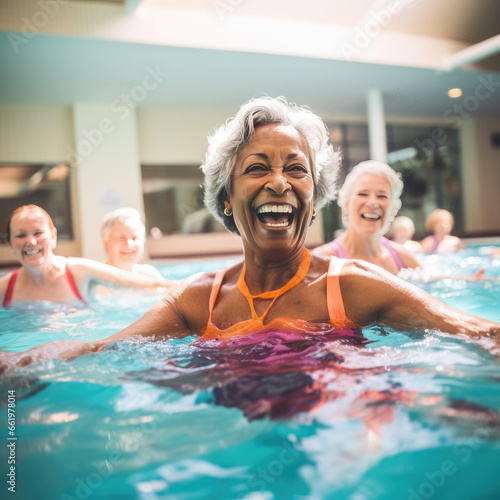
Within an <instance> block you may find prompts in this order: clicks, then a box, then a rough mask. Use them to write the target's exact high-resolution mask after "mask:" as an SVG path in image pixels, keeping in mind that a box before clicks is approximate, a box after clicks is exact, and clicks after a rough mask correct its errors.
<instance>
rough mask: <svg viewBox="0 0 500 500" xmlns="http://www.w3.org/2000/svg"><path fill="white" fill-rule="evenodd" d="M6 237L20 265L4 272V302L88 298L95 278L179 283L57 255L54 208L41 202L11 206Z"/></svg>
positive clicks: (114, 282)
mask: <svg viewBox="0 0 500 500" xmlns="http://www.w3.org/2000/svg"><path fill="white" fill-rule="evenodd" d="M7 239H8V241H9V243H10V245H11V246H12V251H13V253H14V255H15V257H16V258H17V259H18V260H19V262H20V263H21V267H20V268H19V269H17V270H15V271H13V272H11V273H8V274H7V275H5V276H3V277H2V278H0V300H1V301H2V305H3V307H9V306H10V305H11V304H12V303H15V302H19V301H38V300H46V301H50V302H60V303H70V302H75V301H80V302H86V301H87V300H88V299H89V297H90V295H91V293H90V291H91V286H92V284H94V283H102V284H106V285H110V286H113V287H137V288H149V289H151V290H155V289H156V288H157V287H172V286H173V285H174V284H176V282H168V281H166V280H164V279H163V278H160V279H159V278H156V277H151V276H149V277H148V276H145V275H140V274H133V273H130V272H126V271H123V270H120V269H116V268H114V267H112V266H108V265H106V264H101V263H99V262H95V261H93V260H89V259H79V258H67V259H66V258H64V257H58V256H56V255H54V253H53V250H54V248H55V247H56V243H57V229H56V228H55V227H54V223H53V222H52V219H51V218H50V216H49V214H48V213H47V212H46V211H45V210H43V209H42V208H40V207H38V206H36V205H24V206H22V207H19V208H17V209H16V210H14V212H12V214H11V215H10V217H9V219H8V221H7Z"/></svg>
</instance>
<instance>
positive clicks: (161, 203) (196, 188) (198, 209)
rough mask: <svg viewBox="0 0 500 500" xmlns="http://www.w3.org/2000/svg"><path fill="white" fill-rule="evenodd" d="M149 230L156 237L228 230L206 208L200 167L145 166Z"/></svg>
mask: <svg viewBox="0 0 500 500" xmlns="http://www.w3.org/2000/svg"><path fill="white" fill-rule="evenodd" d="M142 184H143V191H144V211H145V215H146V223H147V228H146V229H147V231H148V232H149V233H150V234H151V235H152V236H153V237H161V236H162V235H172V234H193V233H211V232H218V231H225V229H224V227H223V226H222V224H220V223H218V222H217V221H216V220H215V219H214V218H213V217H212V216H211V215H210V213H209V212H208V210H207V209H206V208H205V205H204V202H203V185H202V184H203V175H202V172H201V170H200V169H199V167H198V166H192V165H160V166H151V165H143V166H142Z"/></svg>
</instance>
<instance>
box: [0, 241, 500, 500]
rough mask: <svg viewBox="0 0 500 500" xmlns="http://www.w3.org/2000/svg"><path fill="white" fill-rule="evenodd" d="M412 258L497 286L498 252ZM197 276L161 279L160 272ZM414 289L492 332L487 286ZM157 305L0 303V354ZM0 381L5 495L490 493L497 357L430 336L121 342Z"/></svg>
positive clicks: (498, 402)
mask: <svg viewBox="0 0 500 500" xmlns="http://www.w3.org/2000/svg"><path fill="white" fill-rule="evenodd" d="M426 260H427V266H428V267H429V268H430V270H431V271H432V270H433V268H435V269H436V270H439V272H440V273H442V271H443V269H444V268H446V271H447V272H450V274H470V273H472V272H474V271H475V270H476V269H477V268H478V267H479V266H480V265H484V266H485V267H486V268H487V269H486V274H487V275H489V276H500V259H496V260H490V259H489V258H488V257H487V256H484V255H483V254H482V253H481V250H480V249H469V250H467V251H464V252H461V253H460V254H457V255H453V256H447V257H446V258H445V257H442V256H431V257H427V258H426ZM229 264H230V263H228V262H224V263H219V265H220V267H227V265H229ZM210 265H212V266H213V267H212V269H217V268H218V267H217V265H218V264H217V263H215V262H214V263H211V264H210ZM205 269H206V265H204V267H203V268H200V269H198V268H193V267H192V266H190V267H186V268H184V267H182V266H177V267H175V268H160V270H161V272H162V273H163V274H164V275H165V276H166V277H180V276H182V275H183V273H185V274H189V273H191V272H197V271H201V270H205ZM176 273H177V274H176ZM419 286H422V287H423V288H424V289H425V290H426V291H428V292H429V293H431V294H432V295H434V296H436V297H438V298H440V299H441V300H443V301H444V302H445V303H447V304H449V305H451V306H453V307H456V308H458V309H461V310H464V311H466V312H469V313H471V314H474V315H477V316H482V317H485V318H488V319H490V320H492V321H497V322H499V321H500V281H484V282H466V281H460V280H459V281H455V280H453V281H452V280H442V281H439V282H429V283H426V284H421V285H419ZM155 301H156V299H155V298H152V297H148V296H143V297H140V298H130V297H123V298H120V299H117V297H109V298H105V299H103V300H101V301H99V302H95V303H92V304H90V305H89V306H87V307H84V308H75V307H72V306H68V305H65V306H53V305H46V304H42V305H38V306H33V305H24V306H21V307H19V308H16V309H10V310H4V311H1V312H0V320H1V323H0V324H1V326H0V332H1V334H0V348H2V349H7V350H10V351H23V350H26V349H28V348H30V347H33V346H34V345H37V344H40V343H44V342H46V341H48V340H58V339H68V338H74V339H79V340H81V339H98V338H102V337H105V336H108V335H110V334H112V333H114V332H116V331H118V330H120V329H121V328H123V327H124V326H126V325H128V324H130V323H131V322H132V321H134V320H135V319H136V318H138V317H139V316H140V315H142V314H143V313H144V312H146V311H147V310H148V309H149V307H150V306H151V305H152V304H154V302H155ZM0 384H1V386H2V398H3V400H2V401H1V403H0V404H1V415H2V417H1V418H2V421H3V422H5V425H6V426H7V410H8V405H7V402H8V401H12V400H11V399H8V396H9V395H12V394H13V395H14V400H15V407H14V409H15V422H14V423H15V426H14V427H15V430H14V434H15V436H14V437H16V438H17V439H16V441H15V449H14V452H15V453H14V457H15V460H16V462H15V478H16V481H15V483H16V486H15V488H16V493H17V495H18V498H23V499H24V498H26V499H50V500H52V499H59V498H61V499H66V500H69V499H74V498H78V499H82V498H91V499H101V498H102V499H110V500H119V499H144V500H153V499H186V500H187V499H214V500H221V499H247V500H267V499H274V498H275V499H280V500H281V499H335V500H337V499H351V500H364V499H400V498H401V499H410V500H411V499H413V500H418V499H428V498H444V499H449V498H453V499H496V498H500V477H499V475H498V471H497V469H498V463H499V462H498V461H499V458H500V413H499V412H500V370H499V365H498V358H496V357H495V356H493V355H492V354H491V353H489V352H488V351H487V350H486V349H485V348H484V347H482V346H481V345H478V344H477V343H473V342H466V341H464V340H462V339H458V338H454V337H451V336H447V337H443V336H440V335H438V334H436V333H434V332H423V331H416V332H396V331H393V330H390V329H386V328H382V327H372V328H366V329H363V331H362V332H357V331H351V330H344V331H333V330H331V329H329V328H328V329H324V328H322V327H321V326H318V328H317V329H316V331H307V332H297V331H293V330H287V328H286V326H285V327H284V328H283V329H280V330H268V331H262V332H256V334H254V335H246V336H244V337H237V338H234V339H229V340H226V341H224V342H218V341H213V340H205V339H199V338H196V337H194V336H193V337H189V338H186V339H182V340H172V341H168V342H159V343H152V342H141V343H135V342H131V341H125V342H120V343H117V344H114V345H112V346H109V347H108V348H107V349H105V350H104V351H103V352H101V353H98V354H95V355H89V356H83V357H81V358H78V359H75V360H73V361H71V362H66V363H63V362H60V361H50V362H47V363H43V364H40V365H37V366H32V367H29V368H25V369H22V370H17V371H16V372H15V373H14V374H11V375H9V376H5V377H4V378H3V379H1V380H0ZM9 391H13V392H9ZM3 448H4V451H3V453H5V454H6V455H5V457H4V456H1V457H0V460H1V464H2V471H3V470H4V468H5V473H7V472H8V471H9V468H8V467H10V465H8V459H9V458H12V455H11V454H10V455H9V453H11V451H10V450H11V449H9V448H7V447H5V446H4V447H3ZM3 477H4V478H5V477H6V476H3ZM8 487H9V484H8V483H4V488H5V491H6V493H8V492H9V491H8V490H7V488H8Z"/></svg>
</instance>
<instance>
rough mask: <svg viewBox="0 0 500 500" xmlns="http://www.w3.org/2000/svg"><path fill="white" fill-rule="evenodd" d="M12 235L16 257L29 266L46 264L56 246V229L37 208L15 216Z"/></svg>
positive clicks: (11, 239)
mask: <svg viewBox="0 0 500 500" xmlns="http://www.w3.org/2000/svg"><path fill="white" fill-rule="evenodd" d="M10 234H11V236H10V243H11V245H12V250H13V253H14V255H15V256H16V257H17V258H18V259H19V260H20V262H21V263H22V264H25V265H27V266H32V267H37V266H40V265H42V264H44V263H45V262H46V261H47V258H49V257H50V256H51V255H52V250H53V249H54V247H55V245H56V234H57V232H56V229H55V228H52V229H51V227H50V224H49V221H48V220H47V217H46V216H45V214H44V213H43V212H42V211H41V210H37V209H36V208H33V209H29V210H23V211H22V212H20V213H18V214H16V215H14V216H13V217H12V220H11V222H10Z"/></svg>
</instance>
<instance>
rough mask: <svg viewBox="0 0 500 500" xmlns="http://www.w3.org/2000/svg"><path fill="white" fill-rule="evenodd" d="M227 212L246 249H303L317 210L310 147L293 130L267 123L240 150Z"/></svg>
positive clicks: (288, 127) (290, 127)
mask: <svg viewBox="0 0 500 500" xmlns="http://www.w3.org/2000/svg"><path fill="white" fill-rule="evenodd" d="M231 180H232V182H231V192H230V193H229V200H227V201H226V210H227V211H232V212H233V216H234V221H235V224H236V226H237V228H238V231H239V232H240V235H241V237H242V239H243V243H244V246H245V248H246V249H250V248H255V249H257V248H259V249H261V250H264V251H266V252H271V253H275V252H287V251H290V250H293V249H299V248H301V247H302V246H303V244H304V241H305V237H306V234H307V228H308V227H309V224H310V222H311V218H312V214H313V210H314V206H313V204H314V183H313V176H312V165H311V161H310V155H309V148H308V145H307V142H306V140H305V139H304V137H303V136H302V135H301V134H300V133H299V132H298V131H297V130H296V129H295V128H294V127H292V126H285V125H282V124H279V123H272V124H269V125H262V126H260V127H258V128H257V129H256V130H255V134H254V135H253V136H252V138H251V139H250V140H249V141H248V142H247V143H246V144H245V146H243V148H242V149H241V150H240V152H239V154H238V157H237V159H236V163H235V166H234V170H233V173H232V179H231Z"/></svg>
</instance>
